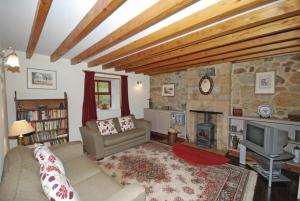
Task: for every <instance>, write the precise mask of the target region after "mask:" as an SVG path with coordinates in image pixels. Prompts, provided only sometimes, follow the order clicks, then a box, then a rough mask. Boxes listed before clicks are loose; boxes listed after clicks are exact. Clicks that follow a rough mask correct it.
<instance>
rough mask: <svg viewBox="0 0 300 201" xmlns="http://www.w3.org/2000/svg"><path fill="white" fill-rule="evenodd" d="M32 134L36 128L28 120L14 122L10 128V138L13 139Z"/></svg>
mask: <svg viewBox="0 0 300 201" xmlns="http://www.w3.org/2000/svg"><path fill="white" fill-rule="evenodd" d="M31 132H34V128H33V127H32V126H31V125H30V124H29V123H28V122H27V121H26V120H20V121H14V123H13V124H12V125H11V127H10V128H9V136H11V137H15V136H20V135H21V136H22V135H23V134H26V133H31Z"/></svg>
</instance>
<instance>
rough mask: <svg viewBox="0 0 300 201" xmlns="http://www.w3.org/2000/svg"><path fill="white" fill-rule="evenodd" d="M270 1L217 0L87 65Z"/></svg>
mask: <svg viewBox="0 0 300 201" xmlns="http://www.w3.org/2000/svg"><path fill="white" fill-rule="evenodd" d="M267 2H270V0H243V1H240V0H230V1H219V2H218V3H216V4H214V5H212V6H209V7H208V8H205V9H203V10H200V11H198V12H196V13H194V14H192V15H190V16H188V17H186V18H184V19H182V20H180V21H178V22H175V23H173V24H171V25H169V26H167V27H164V28H162V29H160V30H158V31H156V32H154V33H152V34H149V35H148V36H145V37H143V38H141V39H139V40H136V41H134V42H132V43H130V44H128V45H125V46H124V47H121V48H119V49H117V50H115V51H112V52H110V53H108V54H106V55H104V56H101V57H99V58H97V59H95V60H93V61H91V62H89V63H88V66H89V67H92V66H96V65H99V64H102V63H106V62H108V61H112V60H114V59H117V58H118V57H120V56H124V55H126V54H129V53H132V52H135V51H138V50H141V49H142V48H146V47H149V46H151V45H154V44H158V43H160V42H163V41H165V40H168V39H171V38H173V37H176V36H178V35H181V34H184V33H188V32H190V31H192V30H195V29H197V28H200V27H203V26H205V25H208V24H210V23H213V22H216V21H218V20H221V19H224V18H225V17H228V16H232V15H235V14H237V13H240V12H241V11H244V10H247V9H250V8H253V7H256V6H258V5H262V4H265V3H267Z"/></svg>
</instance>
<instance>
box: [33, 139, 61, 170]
mask: <svg viewBox="0 0 300 201" xmlns="http://www.w3.org/2000/svg"><path fill="white" fill-rule="evenodd" d="M33 152H34V156H35V158H36V159H37V160H38V161H39V163H40V164H41V165H42V164H44V163H50V164H53V165H55V166H57V167H58V168H59V170H60V171H61V173H63V174H65V168H64V166H63V164H62V162H61V161H60V159H59V158H58V157H57V156H55V155H54V154H53V153H52V152H51V151H50V149H49V148H48V147H46V146H41V145H39V146H37V147H36V148H35V149H34V151H33Z"/></svg>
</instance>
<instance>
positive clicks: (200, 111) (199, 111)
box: [190, 110, 223, 114]
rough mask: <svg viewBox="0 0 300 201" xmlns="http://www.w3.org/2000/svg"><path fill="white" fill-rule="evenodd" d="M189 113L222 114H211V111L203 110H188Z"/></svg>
mask: <svg viewBox="0 0 300 201" xmlns="http://www.w3.org/2000/svg"><path fill="white" fill-rule="evenodd" d="M190 112H197V113H210V114H223V112H213V111H203V110H190Z"/></svg>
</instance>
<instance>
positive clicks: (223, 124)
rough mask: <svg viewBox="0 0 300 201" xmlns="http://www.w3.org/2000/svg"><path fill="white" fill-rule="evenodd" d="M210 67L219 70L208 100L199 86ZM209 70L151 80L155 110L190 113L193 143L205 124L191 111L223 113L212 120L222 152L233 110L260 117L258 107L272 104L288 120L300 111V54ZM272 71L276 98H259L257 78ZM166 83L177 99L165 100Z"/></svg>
mask: <svg viewBox="0 0 300 201" xmlns="http://www.w3.org/2000/svg"><path fill="white" fill-rule="evenodd" d="M208 67H210V68H211V67H215V74H216V76H212V78H213V81H214V88H213V91H212V93H211V94H210V95H207V96H204V95H202V94H200V92H199V88H198V84H199V80H200V78H201V76H202V73H203V69H205V68H208ZM208 67H199V68H193V69H189V70H187V71H181V72H176V73H168V74H162V75H157V76H152V77H151V80H150V84H151V85H150V96H151V98H152V101H153V103H154V107H155V108H161V107H162V106H171V107H172V108H173V109H178V110H186V111H187V133H188V137H189V139H190V140H191V141H193V142H195V140H196V136H195V127H194V122H195V121H199V120H200V121H202V119H203V117H202V116H201V115H198V116H196V115H193V114H190V113H189V110H191V109H196V110H197V109H199V110H206V111H221V112H223V115H218V116H217V117H216V116H215V117H213V119H212V122H213V123H214V124H217V125H218V129H217V132H216V135H217V136H215V138H217V139H218V142H217V148H218V149H225V148H226V147H227V144H228V133H227V131H228V121H227V116H228V115H231V114H232V113H231V112H232V108H233V107H236V108H242V109H243V113H244V115H245V116H257V114H256V110H257V106H258V105H260V104H262V103H268V104H270V105H272V107H273V110H274V114H273V117H277V118H286V117H287V115H288V113H290V112H295V111H300V73H298V72H297V71H298V70H299V69H300V54H291V55H286V56H277V57H272V58H267V59H258V60H253V61H247V62H239V63H233V64H231V63H225V64H219V65H213V66H208ZM268 71H275V72H276V88H275V94H271V95H262V94H260V95H257V94H255V74H256V73H257V72H268ZM164 83H174V84H175V97H162V96H161V86H162V85H163V84H164ZM185 105H186V107H185Z"/></svg>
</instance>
